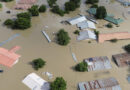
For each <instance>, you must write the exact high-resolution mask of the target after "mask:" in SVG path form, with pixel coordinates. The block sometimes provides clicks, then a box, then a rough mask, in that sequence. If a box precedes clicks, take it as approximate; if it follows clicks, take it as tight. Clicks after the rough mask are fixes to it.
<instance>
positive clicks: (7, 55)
mask: <svg viewBox="0 0 130 90" xmlns="http://www.w3.org/2000/svg"><path fill="white" fill-rule="evenodd" d="M19 49H20V47H19V46H15V47H13V48H12V49H11V50H7V49H5V48H0V64H2V65H4V66H7V67H12V66H13V65H14V64H16V63H17V62H18V60H19V58H20V57H21V56H20V55H18V54H16V53H15V52H16V51H17V50H19Z"/></svg>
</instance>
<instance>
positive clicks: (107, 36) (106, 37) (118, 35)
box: [98, 32, 130, 43]
mask: <svg viewBox="0 0 130 90" xmlns="http://www.w3.org/2000/svg"><path fill="white" fill-rule="evenodd" d="M112 39H119V40H123V39H130V33H129V32H115V33H104V34H99V37H98V42H99V43H103V42H104V41H108V40H112Z"/></svg>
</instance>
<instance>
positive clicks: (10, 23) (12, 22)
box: [4, 19, 14, 27]
mask: <svg viewBox="0 0 130 90" xmlns="http://www.w3.org/2000/svg"><path fill="white" fill-rule="evenodd" d="M4 25H7V26H10V27H13V26H14V21H13V20H11V19H7V20H6V21H5V22H4Z"/></svg>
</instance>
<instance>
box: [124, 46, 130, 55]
mask: <svg viewBox="0 0 130 90" xmlns="http://www.w3.org/2000/svg"><path fill="white" fill-rule="evenodd" d="M124 49H125V50H126V51H127V52H128V53H130V44H128V45H126V46H125V47H124Z"/></svg>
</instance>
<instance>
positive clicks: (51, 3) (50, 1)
mask: <svg viewBox="0 0 130 90" xmlns="http://www.w3.org/2000/svg"><path fill="white" fill-rule="evenodd" d="M56 1H57V0H47V2H48V4H49V6H50V7H53V5H54V4H56Z"/></svg>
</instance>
